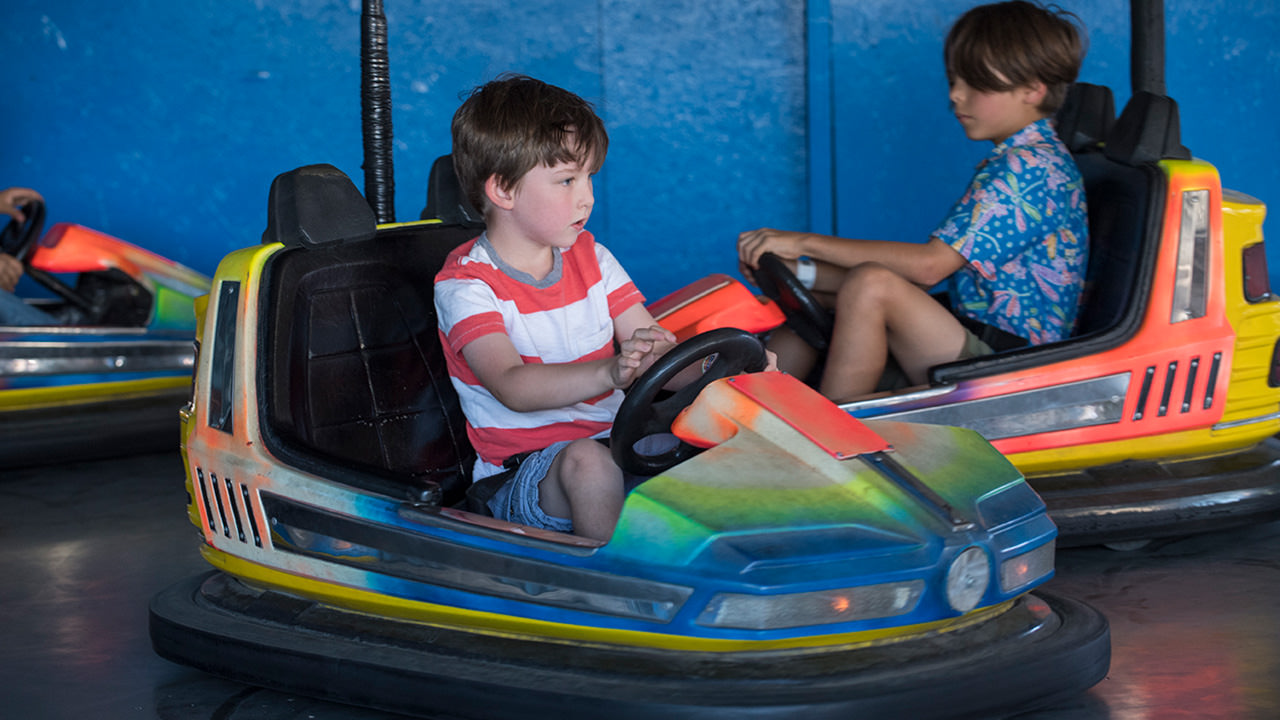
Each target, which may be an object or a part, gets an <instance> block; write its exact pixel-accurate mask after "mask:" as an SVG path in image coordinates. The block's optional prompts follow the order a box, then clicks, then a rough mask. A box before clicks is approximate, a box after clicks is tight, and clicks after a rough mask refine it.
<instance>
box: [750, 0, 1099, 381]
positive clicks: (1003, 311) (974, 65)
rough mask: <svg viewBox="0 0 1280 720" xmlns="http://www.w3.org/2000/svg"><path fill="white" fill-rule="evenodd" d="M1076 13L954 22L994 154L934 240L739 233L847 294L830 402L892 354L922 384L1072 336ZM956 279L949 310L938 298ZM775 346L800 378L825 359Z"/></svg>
mask: <svg viewBox="0 0 1280 720" xmlns="http://www.w3.org/2000/svg"><path fill="white" fill-rule="evenodd" d="M1072 18H1074V16H1071V15H1070V14H1069V13H1065V12H1063V11H1059V10H1049V9H1046V8H1044V7H1041V6H1039V5H1034V4H1032V3H1028V2H1021V1H1020V0H1018V1H1015V2H1002V3H995V4H991V5H982V6H979V7H975V8H973V9H971V10H969V11H968V12H966V13H965V14H964V15H963V16H962V17H961V18H960V19H959V20H957V21H956V23H955V25H953V26H952V28H951V31H950V32H949V33H948V35H947V40H946V44H945V47H944V56H945V61H946V68H947V78H948V79H949V81H950V84H951V89H950V100H951V105H952V108H953V109H954V111H955V116H956V119H957V120H958V121H959V122H960V125H961V127H963V128H964V131H965V135H967V136H968V137H969V139H971V140H987V141H990V142H991V143H993V144H994V145H995V148H994V150H992V152H991V154H990V155H988V156H987V158H986V159H985V160H983V161H982V163H981V164H980V165H979V166H978V169H977V171H976V173H975V174H974V176H973V179H972V180H971V181H970V184H969V186H968V188H967V189H966V191H965V193H964V194H963V195H962V196H961V198H960V200H959V201H958V202H957V203H956V204H955V206H954V207H953V208H952V209H951V211H950V213H948V215H947V217H946V218H945V219H944V220H943V222H942V223H941V224H940V225H939V226H938V228H937V229H936V230H934V232H933V234H932V235H931V236H930V239H929V242H927V243H924V244H918V243H910V242H894V241H871V240H848V239H843V238H837V237H830V236H823V235H814V234H809V233H800V232H783V231H778V230H771V229H768V228H763V229H759V230H753V231H749V232H744V233H742V234H741V235H740V236H739V238H738V253H739V258H740V260H741V262H742V263H743V265H744V266H745V267H747V268H754V267H756V264H757V261H758V260H759V258H760V256H761V255H762V254H764V253H766V252H772V253H774V254H776V255H779V256H781V257H783V258H786V259H790V260H794V261H795V262H796V264H797V269H798V272H797V275H798V276H799V277H801V279H802V281H805V280H807V282H808V284H810V285H811V287H813V288H814V289H815V290H817V291H826V292H834V293H835V300H834V307H835V329H834V333H833V335H832V339H831V350H830V353H829V355H828V357H827V364H826V367H825V369H824V371H823V375H822V381H821V385H820V388H819V389H820V390H821V392H822V393H823V394H824V395H826V396H827V397H829V398H831V399H833V400H836V401H846V400H851V399H853V398H855V397H857V396H859V395H863V394H865V393H868V392H871V391H872V390H874V389H875V388H876V386H877V383H878V381H879V380H880V377H881V374H882V373H883V371H884V369H885V365H886V361H887V359H888V358H889V356H890V355H892V357H893V359H895V360H896V361H897V363H898V365H899V366H900V367H901V368H902V370H903V372H904V373H905V374H906V376H907V379H908V380H909V381H910V382H912V383H915V384H919V383H923V382H925V380H926V373H927V371H928V369H929V368H930V367H931V366H933V365H937V364H939V363H945V362H949V361H952V360H957V359H964V358H968V357H974V356H977V355H983V354H987V353H990V352H992V351H993V349H992V346H993V345H994V346H995V347H996V349H1003V348H1006V347H1016V346H1017V345H1019V344H1027V343H1030V344H1040V343H1045V342H1052V341H1055V340H1060V339H1063V338H1065V337H1068V336H1069V334H1070V333H1071V331H1072V329H1073V328H1074V326H1075V322H1076V314H1077V311H1078V309H1079V304H1080V295H1081V291H1082V288H1083V284H1084V275H1085V270H1086V267H1087V264H1088V225H1087V222H1086V217H1085V201H1084V185H1083V182H1082V181H1081V178H1080V171H1079V170H1078V169H1077V168H1076V165H1075V162H1074V161H1073V160H1072V159H1071V154H1070V153H1069V152H1068V150H1067V148H1066V147H1065V146H1064V145H1063V144H1062V142H1061V141H1060V140H1059V139H1058V136H1057V135H1056V133H1055V132H1054V128H1053V125H1052V123H1051V121H1050V120H1049V118H1050V117H1051V116H1052V115H1053V113H1054V112H1055V111H1056V110H1057V109H1058V107H1059V105H1060V104H1061V103H1062V100H1063V98H1064V97H1065V95H1066V90H1067V87H1068V86H1069V85H1070V84H1071V83H1072V82H1074V81H1075V78H1076V74H1077V73H1078V72H1079V69H1080V63H1081V61H1082V59H1083V54H1084V51H1083V43H1082V41H1081V35H1080V32H1078V31H1077V27H1076V25H1075V23H1073V22H1072ZM814 261H817V262H816V263H815V262H814ZM811 263H812V264H811ZM943 280H949V283H948V288H947V289H948V292H949V296H950V300H951V304H952V305H951V309H950V310H948V309H947V308H946V307H943V306H942V305H941V304H939V303H938V302H936V301H935V300H934V299H933V298H932V297H931V296H930V295H929V294H928V293H927V292H926V290H927V289H928V288H930V287H932V286H933V285H935V284H937V283H939V282H941V281H943ZM771 347H773V348H774V349H775V350H776V351H777V353H778V359H779V365H780V367H781V368H782V369H783V370H787V371H790V372H793V373H795V374H798V375H803V374H806V373H807V368H808V367H809V366H811V365H812V362H813V360H814V357H813V355H812V353H811V352H810V351H808V350H806V349H805V348H804V347H802V344H801V343H800V342H799V341H798V338H796V337H795V336H794V335H793V334H789V333H787V332H785V331H782V332H779V333H777V337H776V339H775V340H774V341H773V342H772V344H771Z"/></svg>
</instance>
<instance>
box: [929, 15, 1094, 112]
mask: <svg viewBox="0 0 1280 720" xmlns="http://www.w3.org/2000/svg"><path fill="white" fill-rule="evenodd" d="M942 52H943V59H944V61H945V62H946V67H947V79H948V80H951V81H954V80H955V78H957V77H959V78H961V79H963V80H964V81H965V83H966V84H968V85H969V86H970V87H972V88H974V89H975V90H978V91H981V92H1004V91H1006V90H1012V89H1014V88H1018V87H1024V86H1026V85H1030V84H1032V83H1034V82H1036V81H1040V82H1042V83H1044V85H1045V89H1046V92H1045V95H1044V100H1043V101H1042V102H1041V103H1040V105H1039V106H1038V109H1039V110H1040V112H1043V113H1044V114H1045V115H1052V114H1053V113H1054V112H1056V111H1057V110H1058V108H1059V107H1061V106H1062V101H1063V100H1064V99H1065V98H1066V96H1067V88H1068V87H1070V86H1071V83H1073V82H1075V80H1076V75H1078V74H1079V72H1080V64H1081V62H1083V60H1084V54H1085V39H1084V28H1083V24H1082V23H1081V22H1080V18H1079V17H1077V16H1076V15H1075V14H1073V13H1070V12H1067V11H1066V10H1063V9H1062V8H1060V7H1058V6H1056V5H1051V6H1049V7H1044V6H1041V5H1036V4H1033V3H1030V2H1024V1H1023V0H1013V2H1000V3H992V4H990V5H979V6H977V7H975V8H972V9H970V10H969V11H968V12H966V13H965V14H964V15H961V16H960V19H959V20H956V22H955V24H954V25H952V26H951V31H950V32H948V33H947V41H946V43H945V45H944V46H943V50H942Z"/></svg>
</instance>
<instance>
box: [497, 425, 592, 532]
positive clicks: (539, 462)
mask: <svg viewBox="0 0 1280 720" xmlns="http://www.w3.org/2000/svg"><path fill="white" fill-rule="evenodd" d="M569 442H570V441H568V440H562V441H560V442H558V443H554V444H552V445H550V446H548V447H546V448H543V449H542V450H539V451H537V452H535V453H533V454H531V455H529V456H528V457H526V458H525V459H524V460H523V461H521V462H520V466H519V467H517V468H516V472H515V475H514V476H512V478H511V479H510V480H508V481H507V482H506V483H504V484H503V486H502V487H500V488H498V491H497V492H496V493H494V494H493V497H491V498H489V510H490V511H491V512H492V513H493V516H494V517H496V518H498V519H499V520H507V521H509V522H513V523H520V524H521V525H528V526H530V527H536V528H543V529H545V530H556V531H558V532H573V521H572V520H569V519H566V518H560V517H555V516H554V515H548V514H547V513H545V512H543V510H542V506H541V505H539V504H538V483H540V482H542V479H543V478H545V477H546V476H547V471H548V470H550V469H551V463H553V462H555V459H556V456H557V455H559V454H560V451H561V450H563V449H565V447H566V446H568V444H569Z"/></svg>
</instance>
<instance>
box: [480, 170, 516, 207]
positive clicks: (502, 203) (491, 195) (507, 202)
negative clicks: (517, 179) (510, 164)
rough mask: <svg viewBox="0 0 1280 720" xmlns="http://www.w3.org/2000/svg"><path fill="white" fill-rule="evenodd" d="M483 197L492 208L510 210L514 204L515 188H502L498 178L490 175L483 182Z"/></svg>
mask: <svg viewBox="0 0 1280 720" xmlns="http://www.w3.org/2000/svg"><path fill="white" fill-rule="evenodd" d="M484 196H485V197H486V198H487V199H488V200H489V204H490V205H493V206H494V207H498V208H502V209H503V210H510V209H511V208H512V206H513V205H514V204H515V188H514V187H511V188H504V187H503V186H502V183H501V182H500V181H499V180H498V176H497V175H496V174H495V175H490V176H489V177H488V178H487V179H486V180H485V181H484Z"/></svg>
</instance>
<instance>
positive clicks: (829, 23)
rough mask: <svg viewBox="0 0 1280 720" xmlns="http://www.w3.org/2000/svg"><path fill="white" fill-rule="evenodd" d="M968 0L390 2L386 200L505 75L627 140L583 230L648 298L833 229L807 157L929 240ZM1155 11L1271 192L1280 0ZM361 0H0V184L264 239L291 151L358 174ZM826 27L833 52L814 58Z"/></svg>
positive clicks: (1119, 68)
mask: <svg viewBox="0 0 1280 720" xmlns="http://www.w3.org/2000/svg"><path fill="white" fill-rule="evenodd" d="M971 4H973V3H971V2H965V1H962V0H940V1H939V2H936V3H931V4H929V5H927V6H925V5H921V4H917V3H899V2H894V1H891V0H833V1H831V2H825V0H824V1H822V2H819V1H818V0H810V2H808V3H806V2H804V1H803V0H781V1H778V0H774V1H772V2H765V1H762V0H735V1H732V2H730V1H727V0H708V1H707V2H701V3H686V2H674V1H672V0H651V1H649V2H644V3H639V2H630V1H623V0H601V1H600V2H597V3H586V4H583V3H566V2H562V1H561V2H554V1H552V0H544V1H541V2H537V1H535V2H526V3H519V4H516V3H509V2H507V1H506V0H458V1H457V2H453V3H449V4H447V5H446V4H443V3H423V2H398V1H396V0H387V8H386V10H387V17H388V21H389V24H390V28H391V38H390V50H391V71H392V99H393V103H394V118H395V169H396V208H397V217H398V219H400V220H411V219H416V218H417V216H418V213H419V211H420V210H421V209H422V206H423V202H424V195H423V193H424V192H425V187H426V174H427V170H428V168H429V166H430V163H431V161H432V160H433V159H434V158H435V157H437V156H438V155H441V154H444V153H446V152H448V149H449V136H448V123H449V118H450V117H451V116H452V114H453V111H454V109H455V108H456V107H457V105H458V103H459V101H460V97H461V96H462V95H463V94H465V93H466V92H467V91H468V90H470V89H471V88H472V87H474V86H475V85H477V84H479V83H481V82H483V81H485V80H487V79H489V78H491V77H493V76H494V75H496V74H498V73H500V72H504V71H517V72H524V73H529V74H532V75H536V76H538V77H542V78H544V79H546V80H548V81H550V82H553V83H556V84H559V85H563V86H565V87H567V88H569V89H572V90H574V91H576V92H578V93H579V94H581V95H583V96H584V97H587V98H588V99H590V100H592V101H593V102H595V103H596V104H597V106H598V107H599V109H600V111H601V114H602V116H603V117H604V119H605V121H606V123H607V125H608V127H609V129H610V133H611V137H612V141H613V142H612V146H611V149H610V154H609V159H608V161H607V163H606V165H605V168H604V171H603V173H602V175H601V176H600V178H599V181H598V184H597V210H596V214H595V215H594V217H593V218H592V221H591V226H590V227H591V229H593V230H594V231H595V232H596V233H597V235H598V236H600V237H601V238H602V239H603V240H604V241H605V242H606V243H607V244H608V245H609V246H610V247H611V248H612V249H613V250H614V251H615V253H617V254H618V255H619V256H620V257H621V258H622V259H623V262H624V263H625V264H626V265H627V267H628V268H629V269H630V270H631V272H632V275H633V276H634V277H635V279H636V280H637V282H638V283H639V284H640V286H641V287H642V289H643V290H644V291H645V293H646V294H647V295H648V296H649V297H650V298H651V299H656V298H657V297H660V296H661V295H663V294H665V293H667V292H669V291H671V290H673V289H675V288H677V287H679V286H680V285H683V284H684V283H687V282H689V281H691V280H693V279H695V278H697V277H700V276H702V275H704V274H706V273H709V272H725V271H730V272H731V271H733V270H734V268H735V262H734V258H735V255H734V251H733V240H734V238H735V236H736V234H737V232H739V231H741V230H744V229H749V228H753V227H758V226H761V225H771V226H776V227H788V228H807V227H811V226H813V227H814V229H818V230H829V229H830V227H824V223H827V222H829V221H826V220H825V219H824V218H823V217H822V215H821V214H820V213H819V214H816V215H815V216H814V217H816V218H817V220H816V223H817V224H816V226H814V223H815V221H814V220H813V219H811V210H813V209H814V208H812V207H811V203H810V186H809V182H808V180H809V173H810V167H811V165H812V167H813V168H814V169H815V171H816V172H817V173H819V177H818V178H817V180H818V182H817V183H816V184H815V186H817V187H821V186H823V185H829V184H831V181H830V180H829V179H828V178H829V177H831V175H829V174H828V171H825V170H824V168H825V167H830V168H833V169H834V170H833V171H834V186H835V198H836V202H835V203H834V204H833V208H832V209H833V211H834V214H835V216H836V219H835V224H836V227H838V228H839V230H840V231H841V232H842V233H847V234H851V235H858V236H866V237H882V238H901V239H917V238H921V237H922V236H923V234H925V233H927V232H928V230H929V228H931V227H932V225H933V223H935V222H936V220H937V218H938V217H939V216H940V215H941V213H942V212H943V211H944V210H945V209H946V207H947V206H948V205H949V204H950V202H951V201H952V200H953V199H954V196H955V194H956V193H957V192H958V191H959V188H960V185H962V184H963V182H964V180H965V179H966V178H967V177H968V174H969V172H970V170H971V168H972V165H973V163H974V162H976V160H977V158H978V157H980V156H981V154H982V153H983V152H984V151H985V149H986V148H984V147H980V146H979V145H978V144H976V143H971V142H969V141H967V140H965V139H964V136H963V134H962V133H961V131H960V130H959V128H958V127H957V126H956V124H955V121H954V119H953V118H952V117H951V116H950V114H949V112H948V111H947V106H946V95H945V92H946V91H945V81H944V79H943V75H942V70H941V62H940V59H939V56H940V53H941V50H940V47H941V38H942V36H943V34H944V33H945V31H946V27H947V25H948V24H949V23H950V22H951V20H952V19H954V17H955V16H956V15H958V14H959V13H960V12H962V11H963V9H964V8H966V7H968V6H969V5H971ZM1061 4H1063V5H1064V6H1066V7H1068V8H1070V9H1073V10H1076V11H1077V12H1078V13H1079V14H1080V15H1081V17H1082V18H1083V19H1084V20H1085V22H1086V23H1087V24H1088V25H1089V27H1090V30H1091V35H1092V39H1093V43H1092V50H1091V52H1090V55H1089V59H1088V61H1087V63H1086V67H1085V71H1084V73H1083V75H1082V79H1084V80H1088V81H1091V82H1100V83H1105V84H1108V85H1111V86H1112V87H1113V88H1115V89H1116V91H1117V100H1118V102H1123V101H1124V99H1125V98H1127V96H1128V79H1127V78H1128V61H1127V38H1128V34H1127V33H1128V30H1127V28H1128V14H1127V9H1126V5H1125V4H1124V3H1122V2H1119V1H1118V0H1109V1H1104V0H1079V1H1077V2H1071V1H1069V0H1067V1H1064V2H1062V3H1061ZM1167 17H1168V28H1169V34H1170V37H1169V41H1168V57H1169V69H1170V73H1169V91H1170V94H1171V95H1173V96H1174V97H1175V98H1176V99H1178V100H1179V102H1180V103H1181V105H1182V121H1183V139H1184V143H1185V144H1186V145H1187V146H1188V147H1190V148H1191V150H1192V151H1193V152H1194V153H1195V154H1196V155H1197V156H1200V157H1204V158H1206V159H1209V160H1211V161H1212V162H1214V163H1215V164H1217V165H1218V167H1219V168H1220V169H1221V171H1222V174H1223V177H1224V180H1225V182H1226V184H1227V185H1229V186H1231V187H1234V188H1236V189H1238V190H1241V191H1244V192H1248V193H1250V194H1253V195H1255V196H1257V197H1259V198H1261V199H1263V200H1264V201H1267V202H1268V203H1269V204H1270V205H1271V206H1273V207H1277V206H1280V162H1277V161H1280V125H1278V124H1277V122H1276V116H1277V102H1280V100H1278V99H1277V92H1276V91H1277V89H1280V49H1277V47H1276V46H1275V45H1274V42H1273V40H1274V38H1275V37H1278V36H1280V9H1278V8H1277V7H1276V5H1275V4H1274V3H1272V2H1259V1H1255V2H1227V1H1226V0H1206V1H1204V2H1196V1H1194V0H1168V2H1167ZM815 18H816V20H815ZM359 19H360V3H359V2H358V0H273V1H272V2H266V1H265V0H257V1H254V2H250V1H248V0H221V1H215V0H186V1H185V2H181V3H175V2H171V1H170V2H155V1H153V0H119V2H115V3H102V4H93V3H85V2H74V1H72V0H7V1H6V3H5V6H4V9H3V10H2V11H0V20H2V22H0V28H2V29H0V36H2V38H3V41H2V42H0V67H3V68H4V69H5V70H6V73H5V79H6V81H7V87H5V88H4V89H3V94H0V98H2V99H0V110H2V112H0V118H3V119H2V120H0V128H2V129H3V131H4V133H3V140H2V141H0V184H4V185H28V186H32V187H36V188H37V189H39V190H41V191H42V192H43V193H44V194H45V196H46V198H47V200H48V204H49V212H50V220H51V221H60V220H62V221H72V222H79V223H83V224H86V225H89V226H92V227H95V228H97V229H100V230H103V231H106V232H109V233H112V234H114V235H117V236H120V237H122V238H125V239H127V240H130V241H132V242H135V243H138V244H141V245H144V246H146V247H150V248H153V249H156V250H158V251H160V252H162V253H164V254H166V255H168V256H170V257H173V258H175V259H177V260H179V261H181V262H183V263H186V264H188V265H191V266H193V267H195V268H197V269H200V270H202V271H205V272H212V270H213V268H214V267H215V265H216V263H217V261H218V259H219V258H221V257H222V256H223V255H224V254H225V253H226V252H228V251H230V250H232V249H234V248H237V247H242V246H245V245H249V244H252V243H255V242H257V240H258V238H259V236H260V234H261V232H262V228H263V226H264V224H265V207H266V191H267V187H268V185H269V184H270V181H271V179H272V178H273V177H274V176H275V175H276V174H277V173H280V172H282V171H284V170H288V169H290V168H293V167H296V166H299V165H304V164H309V163H315V162H330V163H333V164H334V165H336V166H338V167H339V168H341V169H342V170H344V171H346V172H347V173H348V174H350V175H351V176H352V177H353V179H355V181H356V184H357V186H360V187H363V176H362V170H361V167H360V165H361V162H362V150H361V139H360V123H359V96H358V93H359V83H360V71H359V47H358V46H359ZM815 23H816V24H815ZM815 34H816V37H818V38H821V39H822V40H823V42H825V43H827V47H826V51H829V64H822V62H821V61H825V60H826V59H827V56H825V55H822V56H819V61H820V63H819V65H815V66H809V65H808V64H807V62H808V61H809V60H810V59H811V58H810V55H809V53H808V48H809V47H810V45H809V38H810V37H811V36H814V35H815ZM824 73H825V74H827V75H829V80H830V83H829V84H828V85H825V86H824V87H829V88H831V90H832V94H831V95H830V97H829V99H830V100H832V112H833V114H832V115H831V117H833V118H834V119H835V128H834V135H833V138H834V141H833V142H829V143H827V144H826V147H829V148H832V150H833V152H832V154H831V157H829V158H826V157H823V158H816V159H814V158H811V157H810V154H809V151H808V148H809V147H810V144H811V141H812V140H814V138H813V137H811V135H810V133H809V124H810V120H811V118H810V117H809V115H808V114H807V108H808V106H807V101H808V98H809V94H808V82H807V78H811V77H823V76H824ZM818 145H819V146H820V147H821V146H822V144H821V143H819V144H818ZM828 161H829V162H828ZM1274 227H1275V220H1274V218H1272V219H1271V220H1269V221H1268V224H1267V229H1268V230H1269V231H1271V233H1270V234H1272V235H1275V231H1274ZM1277 240H1280V238H1277ZM1275 244H1277V245H1280V242H1277V243H1275ZM1275 250H1276V249H1275V248H1273V252H1275ZM1272 268H1273V276H1280V272H1277V270H1280V254H1273V255H1272ZM1275 284H1277V286H1280V283H1275Z"/></svg>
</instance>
